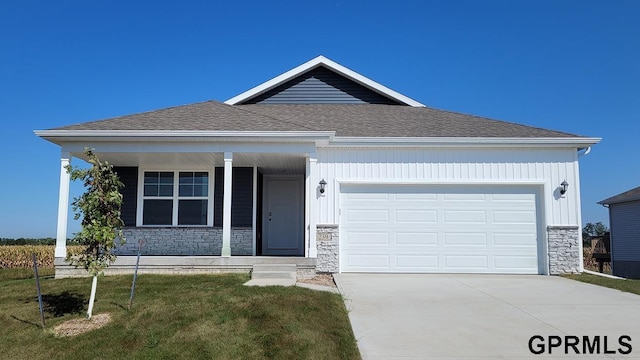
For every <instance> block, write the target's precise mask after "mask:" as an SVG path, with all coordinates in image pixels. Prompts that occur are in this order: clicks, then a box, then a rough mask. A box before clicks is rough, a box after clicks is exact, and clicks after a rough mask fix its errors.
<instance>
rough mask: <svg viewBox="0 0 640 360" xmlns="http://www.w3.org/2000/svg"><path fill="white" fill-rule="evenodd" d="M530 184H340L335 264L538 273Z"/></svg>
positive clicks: (399, 269)
mask: <svg viewBox="0 0 640 360" xmlns="http://www.w3.org/2000/svg"><path fill="white" fill-rule="evenodd" d="M536 191H537V190H535V189H534V188H532V187H497V186H496V187H492V186H470V187H469V186H462V185H455V186H426V185H425V186H415V185H414V186H402V185H348V186H344V187H343V194H341V197H340V202H341V203H340V206H341V213H342V215H341V217H340V239H341V240H340V257H341V264H340V266H341V271H364V272H366V271H371V272H374V271H375V272H479V273H517V274H532V273H533V274H535V273H538V246H539V245H538V234H537V232H538V225H537V217H538V211H537V206H538V205H537V200H536V196H537V195H536Z"/></svg>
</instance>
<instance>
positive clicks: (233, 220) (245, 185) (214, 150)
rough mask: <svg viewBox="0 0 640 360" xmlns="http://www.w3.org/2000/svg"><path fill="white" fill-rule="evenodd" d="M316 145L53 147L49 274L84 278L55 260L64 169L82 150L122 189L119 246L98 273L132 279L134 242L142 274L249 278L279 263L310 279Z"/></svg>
mask: <svg viewBox="0 0 640 360" xmlns="http://www.w3.org/2000/svg"><path fill="white" fill-rule="evenodd" d="M317 137H318V134H315V133H314V134H313V136H310V135H300V134H299V135H297V136H291V135H289V136H288V137H286V138H285V139H282V138H280V139H261V141H259V142H255V141H254V142H246V141H242V140H241V139H237V138H234V139H233V140H234V141H229V139H225V140H226V141H221V142H218V141H216V142H212V141H206V140H205V139H200V141H194V140H193V139H190V141H188V142H187V141H184V139H183V140H182V141H180V140H178V139H172V140H167V139H163V140H164V141H163V142H160V141H157V139H154V140H155V141H151V140H150V139H139V140H140V141H139V142H137V143H133V142H132V141H131V140H130V139H127V141H114V140H109V141H95V139H92V140H93V141H91V142H80V141H78V142H73V143H65V144H61V146H62V153H61V159H60V196H59V209H58V210H59V211H58V230H57V240H56V249H55V257H56V261H55V265H56V276H58V277H68V276H81V275H83V274H84V270H82V269H74V268H73V267H71V266H69V265H68V264H66V263H65V262H64V258H65V257H66V238H67V224H68V216H69V214H68V212H69V203H70V198H69V182H70V179H69V175H68V174H67V171H66V169H65V166H67V165H68V164H70V163H71V162H72V159H73V158H74V157H76V158H82V157H83V149H84V147H90V148H93V149H94V153H96V154H97V156H98V157H99V158H100V159H101V161H108V162H109V163H110V164H112V165H114V169H115V170H116V172H118V174H119V175H120V178H121V180H122V181H123V183H124V184H125V187H124V189H123V191H122V193H123V207H122V218H123V221H124V222H125V227H124V228H123V233H124V237H125V239H126V243H125V244H124V245H122V246H120V247H118V248H117V249H116V254H117V255H118V260H117V261H116V263H115V264H113V265H112V266H111V267H110V268H109V269H108V270H107V274H119V273H129V272H132V271H133V267H134V265H135V258H136V255H137V253H138V249H139V244H142V246H141V248H140V252H141V254H142V255H143V256H142V259H141V261H140V271H141V272H143V273H145V272H152V273H163V274H170V273H217V272H248V271H250V270H251V268H252V266H253V265H255V264H265V263H275V264H282V263H287V264H296V265H298V269H299V271H298V272H299V274H298V275H299V276H310V274H312V273H315V264H316V257H317V256H318V250H317V244H316V215H315V214H316V209H317V203H318V198H319V197H320V196H321V193H320V191H319V187H320V186H319V182H320V179H319V178H318V175H317V174H318V165H317V160H316V152H315V149H316V147H315V146H316V144H315V141H316V140H317ZM105 140H106V139H105ZM207 140H209V139H207ZM244 140H246V139H244ZM283 140H284V141H283ZM305 274H306V275H305Z"/></svg>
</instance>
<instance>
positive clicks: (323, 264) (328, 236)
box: [316, 224, 340, 273]
mask: <svg viewBox="0 0 640 360" xmlns="http://www.w3.org/2000/svg"><path fill="white" fill-rule="evenodd" d="M316 229H317V230H316V243H317V246H318V258H317V262H316V271H317V272H327V273H337V272H339V271H340V258H339V240H340V235H339V233H338V225H335V224H318V225H316Z"/></svg>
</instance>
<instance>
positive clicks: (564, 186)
mask: <svg viewBox="0 0 640 360" xmlns="http://www.w3.org/2000/svg"><path fill="white" fill-rule="evenodd" d="M568 187H569V183H568V182H567V180H564V181H563V182H562V183H561V184H560V195H564V194H565V193H566V192H567V188H568Z"/></svg>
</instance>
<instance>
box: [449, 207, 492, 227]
mask: <svg viewBox="0 0 640 360" xmlns="http://www.w3.org/2000/svg"><path fill="white" fill-rule="evenodd" d="M486 221H487V214H486V212H485V211H484V210H476V211H465V210H445V211H444V222H445V223H464V224H471V223H478V224H483V223H485V222H486Z"/></svg>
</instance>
